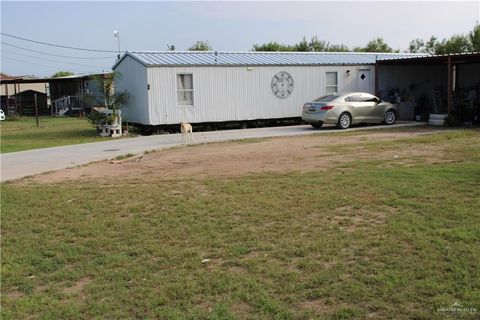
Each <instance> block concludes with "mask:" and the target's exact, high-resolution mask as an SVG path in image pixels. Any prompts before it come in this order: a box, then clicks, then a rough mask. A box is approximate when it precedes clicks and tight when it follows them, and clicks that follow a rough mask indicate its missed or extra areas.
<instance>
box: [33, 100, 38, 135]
mask: <svg viewBox="0 0 480 320" xmlns="http://www.w3.org/2000/svg"><path fill="white" fill-rule="evenodd" d="M34 99H35V122H36V123H37V128H38V103H37V94H36V93H35V94H34Z"/></svg>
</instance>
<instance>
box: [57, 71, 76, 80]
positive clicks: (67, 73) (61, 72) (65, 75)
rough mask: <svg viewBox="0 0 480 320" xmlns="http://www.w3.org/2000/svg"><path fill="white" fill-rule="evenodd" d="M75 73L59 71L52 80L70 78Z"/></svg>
mask: <svg viewBox="0 0 480 320" xmlns="http://www.w3.org/2000/svg"><path fill="white" fill-rule="evenodd" d="M73 75H74V73H73V72H70V71H58V72H55V73H54V74H53V75H52V78H60V77H68V76H73Z"/></svg>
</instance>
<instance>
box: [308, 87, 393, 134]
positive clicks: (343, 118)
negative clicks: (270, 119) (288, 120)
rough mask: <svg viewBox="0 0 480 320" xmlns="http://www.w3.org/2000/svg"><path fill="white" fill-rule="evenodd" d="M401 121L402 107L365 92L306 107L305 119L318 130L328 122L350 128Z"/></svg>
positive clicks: (332, 96) (321, 100) (324, 98)
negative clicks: (366, 124) (362, 124)
mask: <svg viewBox="0 0 480 320" xmlns="http://www.w3.org/2000/svg"><path fill="white" fill-rule="evenodd" d="M397 119H398V106H397V105H395V104H392V103H390V102H386V101H382V100H380V99H379V98H377V97H376V96H374V95H372V94H370V93H365V92H348V93H340V94H329V95H325V96H322V97H319V98H317V99H315V100H313V101H312V102H307V103H305V105H304V106H303V110H302V120H303V121H304V122H306V123H309V124H311V125H312V127H314V128H320V127H322V125H323V124H324V123H329V124H336V125H337V127H338V128H340V129H347V128H348V127H350V125H352V124H358V123H385V124H387V125H392V124H394V123H395V122H396V121H397Z"/></svg>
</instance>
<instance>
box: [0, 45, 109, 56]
mask: <svg viewBox="0 0 480 320" xmlns="http://www.w3.org/2000/svg"><path fill="white" fill-rule="evenodd" d="M0 43H1V44H3V45H6V46H9V47H13V48H17V49H21V50H25V51H30V52H35V53H40V54H45V55H49V56H54V57H61V58H71V59H115V58H116V57H75V56H63V55H60V54H53V53H48V52H43V51H37V50H32V49H28V48H24V47H19V46H15V45H13V44H10V43H6V42H3V41H0Z"/></svg>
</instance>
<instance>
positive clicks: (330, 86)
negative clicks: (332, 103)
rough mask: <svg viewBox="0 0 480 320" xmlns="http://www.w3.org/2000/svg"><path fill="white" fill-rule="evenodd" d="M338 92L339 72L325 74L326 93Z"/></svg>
mask: <svg viewBox="0 0 480 320" xmlns="http://www.w3.org/2000/svg"><path fill="white" fill-rule="evenodd" d="M337 92H338V72H326V73H325V93H327V94H328V93H337Z"/></svg>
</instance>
